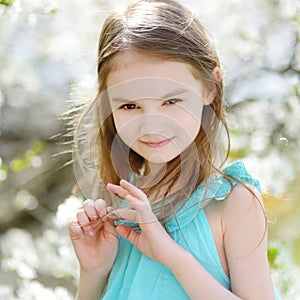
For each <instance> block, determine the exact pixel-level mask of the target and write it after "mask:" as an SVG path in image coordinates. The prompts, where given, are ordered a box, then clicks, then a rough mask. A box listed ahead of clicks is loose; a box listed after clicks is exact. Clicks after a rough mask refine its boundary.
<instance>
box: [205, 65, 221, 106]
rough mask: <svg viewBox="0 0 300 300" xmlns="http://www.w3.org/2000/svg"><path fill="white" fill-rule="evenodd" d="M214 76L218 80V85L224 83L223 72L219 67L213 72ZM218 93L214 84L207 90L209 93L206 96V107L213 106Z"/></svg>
mask: <svg viewBox="0 0 300 300" xmlns="http://www.w3.org/2000/svg"><path fill="white" fill-rule="evenodd" d="M212 74H213V76H214V77H215V78H216V80H217V82H218V83H220V82H221V81H222V72H221V69H220V68H219V67H215V68H214V69H213V70H212ZM216 93H217V90H216V85H215V84H213V83H211V84H209V86H208V89H207V93H206V96H205V100H206V101H205V104H204V105H209V104H211V103H212V102H213V101H214V99H215V97H216Z"/></svg>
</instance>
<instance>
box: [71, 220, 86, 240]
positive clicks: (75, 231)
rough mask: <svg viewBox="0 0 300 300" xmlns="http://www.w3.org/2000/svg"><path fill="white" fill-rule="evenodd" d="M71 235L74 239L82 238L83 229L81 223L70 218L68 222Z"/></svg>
mask: <svg viewBox="0 0 300 300" xmlns="http://www.w3.org/2000/svg"><path fill="white" fill-rule="evenodd" d="M68 229H69V235H70V238H71V240H72V241H74V240H78V239H80V238H82V236H83V231H82V228H81V226H80V224H79V223H78V222H77V221H76V220H70V221H69V224H68Z"/></svg>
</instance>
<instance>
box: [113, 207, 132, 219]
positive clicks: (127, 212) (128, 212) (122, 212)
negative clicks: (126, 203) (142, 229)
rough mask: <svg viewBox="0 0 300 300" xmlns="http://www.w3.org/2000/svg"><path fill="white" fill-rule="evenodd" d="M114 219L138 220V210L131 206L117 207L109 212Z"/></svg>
mask: <svg viewBox="0 0 300 300" xmlns="http://www.w3.org/2000/svg"><path fill="white" fill-rule="evenodd" d="M109 215H110V216H111V217H112V218H113V219H119V220H126V221H130V222H137V211H136V210H134V209H130V208H119V209H115V210H114V211H112V212H111V213H110V214H109Z"/></svg>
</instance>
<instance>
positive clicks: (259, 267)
mask: <svg viewBox="0 0 300 300" xmlns="http://www.w3.org/2000/svg"><path fill="white" fill-rule="evenodd" d="M108 189H109V190H110V191H111V192H114V193H117V194H119V195H120V196H121V197H123V198H125V199H126V200H127V201H128V202H129V203H130V205H131V207H132V209H131V210H128V209H123V210H120V211H119V213H120V215H121V216H122V217H124V218H126V219H128V220H131V221H136V222H138V223H139V225H140V227H141V229H142V232H141V233H140V234H139V233H137V232H135V231H134V230H132V229H130V228H129V227H126V226H118V227H117V228H116V231H117V232H118V233H119V234H120V235H121V236H123V237H124V238H126V239H128V240H129V241H130V242H132V243H133V244H134V245H135V246H136V247H137V248H138V249H139V250H140V251H141V252H142V253H144V254H145V255H147V256H148V257H150V258H152V259H154V260H156V261H158V262H160V263H161V264H163V265H165V266H166V267H168V268H169V269H170V270H171V272H172V273H173V274H174V276H175V277H176V278H177V280H178V282H179V283H180V284H181V286H182V287H183V289H184V290H185V291H186V293H187V294H188V295H189V297H190V298H191V299H201V298H203V297H204V298H205V299H216V300H220V299H265V300H268V299H274V293H273V288H272V284H271V279H270V274H269V267H268V261H267V236H266V234H265V229H266V224H265V216H264V212H263V209H262V207H261V202H259V200H260V201H261V198H260V196H259V195H258V199H259V200H256V199H255V198H254V197H253V195H252V194H251V193H250V192H249V191H248V190H247V189H246V188H245V187H236V188H234V191H233V192H232V194H231V195H230V196H229V197H228V199H226V200H225V201H224V202H223V203H222V205H223V207H222V210H221V211H222V223H223V224H224V243H225V251H226V255H227V260H228V265H229V272H230V277H231V284H232V292H231V291H229V290H227V289H226V288H225V287H223V286H222V285H221V284H220V283H219V282H218V281H217V280H216V279H215V278H213V277H212V276H211V275H210V274H209V273H208V272H207V271H206V270H205V269H204V268H203V267H202V266H201V264H200V263H199V262H198V261H197V260H196V259H195V258H194V257H193V256H192V255H191V254H190V253H189V252H188V251H186V250H185V249H183V248H182V247H181V246H180V245H178V244H177V243H176V242H175V241H174V240H173V239H172V238H171V237H170V236H169V235H168V234H167V233H166V232H165V230H164V229H163V228H162V226H161V225H160V223H159V222H158V221H157V219H155V216H154V215H153V213H152V212H151V207H150V204H149V202H148V199H147V197H146V195H145V194H143V193H142V192H141V191H140V190H139V189H137V188H136V187H134V186H133V185H131V184H129V183H127V182H125V181H121V184H120V186H116V185H109V186H108ZM195 238H197V237H195ZM162 249H163V251H162Z"/></svg>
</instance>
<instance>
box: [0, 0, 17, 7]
mask: <svg viewBox="0 0 300 300" xmlns="http://www.w3.org/2000/svg"><path fill="white" fill-rule="evenodd" d="M14 2H15V0H0V5H5V6H11V5H12V4H13V3H14Z"/></svg>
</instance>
